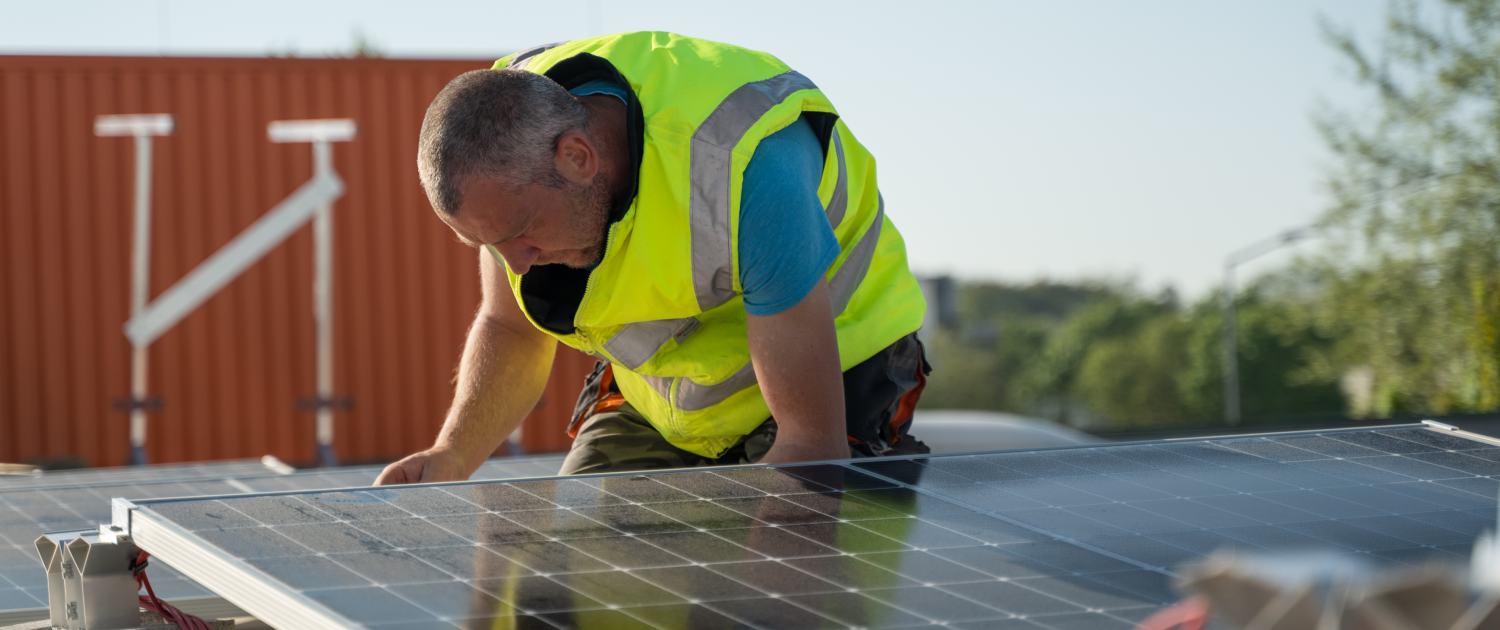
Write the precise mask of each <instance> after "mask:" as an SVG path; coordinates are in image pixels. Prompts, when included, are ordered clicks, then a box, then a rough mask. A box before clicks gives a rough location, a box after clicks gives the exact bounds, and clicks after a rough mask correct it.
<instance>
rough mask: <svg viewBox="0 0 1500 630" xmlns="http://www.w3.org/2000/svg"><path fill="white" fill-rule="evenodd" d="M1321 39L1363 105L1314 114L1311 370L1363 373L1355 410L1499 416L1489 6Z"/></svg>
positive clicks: (1437, 8)
mask: <svg viewBox="0 0 1500 630" xmlns="http://www.w3.org/2000/svg"><path fill="white" fill-rule="evenodd" d="M1324 31H1325V34H1326V35H1327V37H1328V39H1329V41H1330V42H1331V43H1332V44H1333V45H1334V46H1335V47H1337V48H1338V49H1339V50H1340V51H1341V52H1342V53H1343V54H1344V57H1345V58H1346V59H1347V60H1348V62H1349V63H1350V64H1351V66H1352V68H1353V69H1354V75H1355V78H1356V80H1357V81H1358V83H1359V84H1360V85H1361V86H1363V87H1364V88H1367V89H1368V91H1369V92H1370V93H1371V94H1372V96H1373V97H1374V103H1375V106H1376V107H1375V112H1374V115H1373V116H1359V115H1356V114H1351V113H1346V112H1327V113H1324V114H1323V115H1322V116H1320V118H1319V120H1318V125H1319V128H1320V131H1321V132H1322V134H1323V136H1324V138H1325V139H1326V141H1327V143H1328V145H1329V147H1330V148H1331V149H1332V150H1333V152H1334V154H1335V156H1336V158H1337V161H1338V162H1337V164H1336V166H1335V168H1334V169H1333V170H1331V172H1330V174H1329V177H1328V188H1329V191H1330V192H1331V193H1332V195H1333V197H1334V200H1335V204H1334V206H1333V207H1332V208H1331V209H1330V210H1329V211H1328V212H1327V213H1326V214H1325V215H1324V216H1323V218H1322V219H1321V221H1320V223H1319V227H1320V229H1321V230H1323V232H1324V233H1325V235H1326V236H1327V237H1328V238H1327V239H1326V242H1328V243H1329V244H1330V247H1329V249H1328V251H1327V253H1326V254H1325V255H1323V256H1322V257H1320V258H1319V259H1317V260H1315V261H1313V262H1311V263H1309V265H1310V267H1312V268H1313V269H1314V270H1315V271H1317V272H1318V273H1319V274H1320V276H1321V283H1322V287H1321V291H1320V294H1321V295H1320V297H1319V299H1318V300H1317V301H1316V304H1315V307H1314V308H1313V309H1312V312H1311V317H1312V318H1313V321H1315V322H1316V323H1317V325H1318V326H1319V327H1320V328H1321V330H1322V332H1323V333H1324V334H1325V335H1326V336H1331V337H1337V338H1339V339H1340V342H1339V343H1338V344H1337V346H1336V347H1334V348H1332V349H1331V350H1330V351H1329V352H1328V354H1327V360H1326V361H1323V362H1322V369H1323V373H1322V374H1321V375H1320V376H1321V377H1322V378H1323V379H1325V380H1327V379H1334V378H1337V377H1339V376H1340V375H1342V374H1345V373H1348V372H1349V371H1351V370H1356V369H1357V370H1363V371H1366V372H1367V373H1369V374H1373V387H1372V395H1371V396H1370V404H1369V406H1368V408H1366V409H1355V410H1353V411H1355V412H1356V413H1360V414H1364V415H1374V416H1389V415H1392V414H1396V413H1400V412H1412V413H1433V414H1444V413H1458V412H1481V411H1490V410H1494V409H1496V408H1500V344H1497V335H1496V331H1497V328H1500V0H1437V1H1434V2H1428V3H1425V4H1419V3H1417V2H1415V1H1412V0H1403V1H1400V2H1396V3H1394V4H1392V5H1391V9H1390V15H1389V19H1388V26H1387V30H1386V32H1385V34H1384V37H1383V38H1382V39H1381V41H1380V42H1379V43H1378V46H1377V48H1376V49H1375V50H1374V52H1371V51H1370V50H1367V48H1366V47H1365V46H1363V45H1361V44H1360V43H1359V42H1358V41H1357V40H1356V39H1355V37H1354V36H1353V35H1352V34H1350V33H1348V32H1346V31H1342V30H1339V29H1337V28H1335V27H1332V26H1328V25H1327V24H1325V28H1324Z"/></svg>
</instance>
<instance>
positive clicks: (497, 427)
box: [375, 248, 557, 486]
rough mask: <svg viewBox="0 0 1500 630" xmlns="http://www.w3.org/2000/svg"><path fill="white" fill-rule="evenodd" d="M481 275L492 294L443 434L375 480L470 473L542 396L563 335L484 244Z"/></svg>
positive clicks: (474, 330) (479, 317) (468, 344)
mask: <svg viewBox="0 0 1500 630" xmlns="http://www.w3.org/2000/svg"><path fill="white" fill-rule="evenodd" d="M479 277H480V282H481V283H482V290H483V295H484V299H483V301H482V302H480V305H479V312H478V313H477V314H476V315H475V317H474V324H473V326H471V327H470V328H469V337H468V339H467V341H465V342H464V352H463V358H462V359H461V360H460V362H459V364H458V378H457V387H456V388H455V391H454V394H453V406H452V408H450V409H449V410H448V417H447V419H446V420H444V422H443V429H442V431H440V432H439V433H438V438H437V442H436V443H434V444H433V446H432V448H429V449H427V450H425V451H422V452H420V453H416V454H414V455H410V456H407V457H406V458H405V459H402V460H401V461H398V462H396V463H394V464H391V465H390V466H386V468H385V470H384V471H383V472H381V473H380V478H378V479H376V480H375V485H378V486H380V485H388V484H399V483H427V482H434V481H462V480H465V479H468V478H469V475H472V474H474V471H475V470H478V469H479V466H480V465H481V464H483V463H484V460H485V459H486V458H488V457H489V456H490V453H493V452H494V451H495V448H496V447H498V446H500V442H501V441H503V440H504V439H505V438H506V436H509V435H510V434H511V433H512V432H514V431H515V430H516V428H517V427H519V426H520V425H521V421H522V420H525V419H526V414H528V413H530V412H531V409H532V407H535V406H536V402H537V400H539V399H540V398H541V396H542V390H543V389H545V388H546V386H547V377H548V376H549V375H550V374H551V372H552V359H553V357H554V356H555V352H556V350H557V341H556V340H554V339H552V338H551V337H548V336H547V335H546V334H545V333H543V332H542V331H540V330H537V329H536V327H534V326H532V325H531V322H530V321H527V319H526V315H525V314H524V313H522V312H521V307H520V305H518V304H516V299H515V295H514V294H512V293H511V291H510V285H509V284H508V283H507V282H506V279H505V270H504V269H501V268H500V265H499V263H497V262H495V259H494V258H493V257H492V256H490V253H489V251H488V250H486V249H483V248H481V249H480V250H479Z"/></svg>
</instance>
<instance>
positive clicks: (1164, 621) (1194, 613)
mask: <svg viewBox="0 0 1500 630" xmlns="http://www.w3.org/2000/svg"><path fill="white" fill-rule="evenodd" d="M1205 625H1208V600H1206V599H1203V598H1202V597H1196V596H1195V597H1189V598H1187V599H1184V600H1182V601H1180V602H1177V603H1176V604H1173V605H1171V606H1168V607H1166V608H1163V609H1161V610H1158V611H1156V614H1154V615H1151V616H1150V617H1147V618H1146V620H1145V621H1142V622H1141V625H1138V626H1136V627H1135V630H1172V628H1178V629H1179V630H1203V627H1204V626H1205Z"/></svg>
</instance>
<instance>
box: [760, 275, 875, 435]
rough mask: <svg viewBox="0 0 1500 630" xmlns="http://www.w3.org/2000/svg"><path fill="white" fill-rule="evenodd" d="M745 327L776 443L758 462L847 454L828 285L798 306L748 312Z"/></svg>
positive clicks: (816, 289) (841, 383)
mask: <svg viewBox="0 0 1500 630" xmlns="http://www.w3.org/2000/svg"><path fill="white" fill-rule="evenodd" d="M746 328H747V333H748V335H749V340H750V360H751V361H752V362H753V363H754V365H755V378H756V380H757V381H758V382H759V383H760V390H761V394H762V395H763V396H765V397H766V404H767V405H769V406H770V407H771V415H772V416H774V417H775V418H776V442H775V444H773V445H772V446H771V450H770V451H769V452H767V453H766V456H765V457H764V458H763V459H761V463H765V464H775V463H784V462H801V461H809V460H818V459H843V458H846V457H849V441H848V439H847V438H846V437H845V435H846V429H845V420H844V377H843V370H841V369H840V366H839V341H838V334H837V332H836V331H835V329H834V326H833V306H832V304H830V303H829V300H828V284H827V283H826V282H819V283H818V284H817V286H816V287H814V288H813V290H812V291H811V292H809V293H808V294H807V297H804V298H802V301H801V302H798V303H797V305H796V306H793V307H791V308H789V309H786V310H784V311H782V312H780V313H776V314H775V315H766V316H763V317H762V316H756V315H747V316H746Z"/></svg>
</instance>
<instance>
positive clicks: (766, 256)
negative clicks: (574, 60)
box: [569, 80, 839, 316]
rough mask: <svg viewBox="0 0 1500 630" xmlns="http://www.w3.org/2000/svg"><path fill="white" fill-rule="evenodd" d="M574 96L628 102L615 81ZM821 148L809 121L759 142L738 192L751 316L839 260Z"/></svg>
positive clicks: (775, 306)
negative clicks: (824, 195) (823, 195)
mask: <svg viewBox="0 0 1500 630" xmlns="http://www.w3.org/2000/svg"><path fill="white" fill-rule="evenodd" d="M569 92H570V93H571V94H573V95H575V96H589V95H592V94H608V95H610V96H614V97H615V98H618V99H620V100H621V101H624V100H625V90H624V88H622V87H621V86H619V85H618V84H616V83H614V82H613V81H607V80H598V81H590V82H588V83H585V84H583V85H580V86H578V87H576V88H573V89H572V90H569ZM822 179H823V146H822V145H821V144H820V143H819V142H818V138H817V136H816V135H815V134H813V130H812V126H811V125H809V124H807V121H806V120H805V119H798V120H797V122H795V123H792V124H791V125H790V126H788V127H787V128H785V129H782V130H781V131H778V132H776V133H773V134H771V135H769V136H767V137H765V138H764V139H762V140H761V141H760V145H759V146H757V147H756V148H755V154H754V155H752V156H750V164H749V165H747V166H746V167H745V179H744V185H743V190H742V191H741V193H740V231H739V243H738V244H739V255H740V284H741V285H743V286H744V289H745V293H744V298H745V312H747V313H749V314H751V315H757V316H766V315H775V314H777V313H780V312H782V311H784V310H786V309H789V308H791V307H793V306H796V304H797V303H798V302H801V301H802V298H805V297H807V294H808V293H809V292H811V291H812V290H813V288H814V287H816V286H817V285H818V282H820V281H821V280H822V279H823V274H824V273H825V272H827V271H828V266H829V265H832V264H833V261H834V260H837V259H838V257H839V242H838V239H837V238H834V236H833V227H832V226H830V225H828V215H827V214H825V213H824V211H823V204H822V202H820V201H818V183H819V182H820V181H821V180H822Z"/></svg>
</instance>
